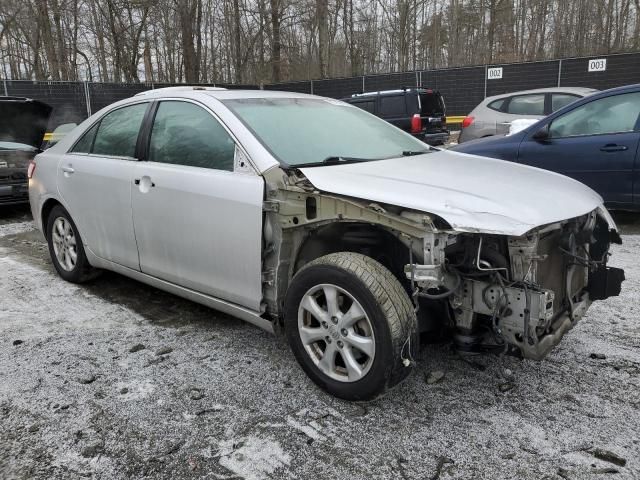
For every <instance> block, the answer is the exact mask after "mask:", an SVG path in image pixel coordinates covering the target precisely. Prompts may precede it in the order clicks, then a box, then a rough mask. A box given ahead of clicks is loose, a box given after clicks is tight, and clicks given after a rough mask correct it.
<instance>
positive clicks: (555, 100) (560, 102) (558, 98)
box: [551, 93, 580, 112]
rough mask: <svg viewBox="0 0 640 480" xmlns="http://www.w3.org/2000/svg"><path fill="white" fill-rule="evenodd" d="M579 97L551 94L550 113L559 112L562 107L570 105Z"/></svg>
mask: <svg viewBox="0 0 640 480" xmlns="http://www.w3.org/2000/svg"><path fill="white" fill-rule="evenodd" d="M579 98H580V97H579V96H577V95H571V94H569V93H552V94H551V112H555V111H556V110H560V109H561V108H562V107H566V106H567V105H569V104H570V103H573V102H575V101H576V100H578V99H579Z"/></svg>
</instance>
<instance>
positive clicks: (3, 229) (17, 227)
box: [0, 221, 36, 238]
mask: <svg viewBox="0 0 640 480" xmlns="http://www.w3.org/2000/svg"><path fill="white" fill-rule="evenodd" d="M35 229H36V226H35V225H34V223H33V222H31V221H29V222H18V223H7V224H5V225H0V238H2V237H8V236H9V235H17V234H19V233H26V232H31V231H32V230H35Z"/></svg>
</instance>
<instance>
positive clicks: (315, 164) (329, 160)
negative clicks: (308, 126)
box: [292, 156, 376, 168]
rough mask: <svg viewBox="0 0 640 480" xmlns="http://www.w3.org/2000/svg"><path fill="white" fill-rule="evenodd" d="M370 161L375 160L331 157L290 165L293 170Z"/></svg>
mask: <svg viewBox="0 0 640 480" xmlns="http://www.w3.org/2000/svg"><path fill="white" fill-rule="evenodd" d="M372 160H376V159H375V158H358V157H340V156H333V157H327V158H325V159H324V160H321V161H319V162H309V163H299V164H297V165H292V167H295V168H301V167H322V166H325V165H343V164H346V163H358V162H370V161H372Z"/></svg>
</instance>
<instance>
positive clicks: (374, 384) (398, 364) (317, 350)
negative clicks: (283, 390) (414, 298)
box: [285, 252, 418, 400]
mask: <svg viewBox="0 0 640 480" xmlns="http://www.w3.org/2000/svg"><path fill="white" fill-rule="evenodd" d="M285 330H286V333H287V338H288V341H289V344H290V346H291V349H292V350H293V353H294V355H295V356H296V359H297V360H298V362H299V363H300V365H301V366H302V369H303V370H304V371H305V372H306V373H307V375H308V376H309V377H310V378H311V379H312V380H313V381H314V382H315V383H316V384H317V385H319V386H320V387H321V388H323V389H324V390H326V391H327V392H329V393H331V394H333V395H335V396H337V397H340V398H344V399H346V400H370V399H373V398H375V397H377V396H378V395H380V394H382V393H383V392H384V391H385V390H386V389H387V388H390V387H392V386H394V385H396V384H397V383H398V382H400V381H401V380H403V379H404V378H405V377H406V376H407V375H408V374H409V373H410V371H411V366H412V363H413V362H412V360H413V357H414V356H415V354H416V350H417V347H418V336H417V335H418V333H417V320H416V315H415V312H414V309H413V305H412V303H411V301H410V299H409V297H408V295H407V293H406V291H405V290H404V288H403V287H402V285H401V284H400V282H399V281H398V280H397V279H396V278H395V277H394V276H393V274H392V273H391V272H390V271H389V270H387V269H386V268H385V267H384V266H382V265H381V264H380V263H378V262H376V261H375V260H373V259H372V258H370V257H367V256H364V255H361V254H357V253H351V252H340V253H332V254H330V255H326V256H324V257H321V258H318V259H317V260H314V261H313V262H311V263H309V264H307V265H305V266H304V267H303V268H302V269H301V270H300V271H299V272H298V273H297V274H296V275H295V276H294V278H293V280H292V281H291V285H290V286H289V290H288V292H287V298H286V302H285Z"/></svg>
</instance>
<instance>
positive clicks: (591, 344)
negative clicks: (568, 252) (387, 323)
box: [0, 224, 640, 480]
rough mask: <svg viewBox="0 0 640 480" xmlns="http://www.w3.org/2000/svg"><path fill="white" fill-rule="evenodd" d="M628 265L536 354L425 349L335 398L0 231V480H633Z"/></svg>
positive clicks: (293, 372)
mask: <svg viewBox="0 0 640 480" xmlns="http://www.w3.org/2000/svg"><path fill="white" fill-rule="evenodd" d="M18 225H20V224H18ZM9 232H13V233H9ZM639 259H640V236H636V235H627V236H625V237H624V245H622V246H616V247H614V251H613V257H612V264H614V265H618V266H623V267H624V268H625V270H626V274H627V280H626V282H625V284H624V290H623V293H622V295H621V296H620V297H618V298H613V299H609V300H607V301H604V302H597V303H594V305H593V306H592V308H591V310H590V311H589V312H588V315H587V317H586V318H585V319H584V320H583V321H582V322H581V323H580V324H579V325H578V326H577V327H576V328H575V329H574V330H573V331H571V332H570V333H569V334H568V335H567V337H566V338H565V339H564V340H563V341H562V343H561V344H560V345H559V347H558V348H556V350H555V351H554V352H553V353H552V354H551V355H550V357H549V358H548V359H547V360H545V361H544V362H539V363H537V362H531V361H520V360H517V359H515V358H504V359H499V358H497V357H490V356H486V357H485V356H483V357H476V358H474V359H473V361H471V362H469V361H464V360H462V359H461V358H459V357H458V356H457V355H456V354H455V353H454V352H452V351H451V349H450V348H449V346H448V345H429V346H427V347H426V349H425V350H424V351H423V352H422V353H421V358H420V359H419V362H418V366H417V368H416V369H415V370H416V371H415V372H414V374H413V375H412V376H411V377H410V378H409V379H408V380H407V381H406V382H404V383H403V384H401V385H400V386H398V387H397V388H396V389H394V390H393V391H391V392H390V393H389V394H388V395H386V396H385V397H383V398H381V399H378V400H376V401H374V402H370V403H348V402H344V401H341V400H337V399H335V398H332V397H330V396H328V395H326V394H324V393H323V392H321V391H319V390H318V389H317V388H316V387H315V386H314V385H313V384H312V383H311V382H310V381H309V380H308V379H307V378H306V377H305V375H304V373H303V372H302V371H301V370H300V368H299V367H298V366H297V365H296V363H295V360H294V358H293V356H292V355H291V353H290V352H289V350H288V347H287V345H286V343H285V342H284V341H283V340H282V339H279V338H277V337H274V336H271V335H269V334H267V333H265V332H262V331H261V330H259V329H257V328H255V327H253V326H250V325H247V324H244V323H242V322H240V321H238V320H235V319H233V318H230V317H227V316H225V315H223V314H220V313H218V312H215V311H213V310H209V309H207V308H205V307H201V306H199V305H196V304H194V303H191V302H188V301H186V300H182V299H179V298H177V297H174V296H172V295H169V294H166V293H163V292H160V291H158V290H155V289H153V288H150V287H146V286H144V285H142V284H140V283H137V282H134V281H131V280H128V279H126V278H124V277H121V276H118V275H116V274H110V273H106V274H105V275H103V276H102V277H100V278H99V279H97V280H96V281H94V282H93V283H91V284H89V285H86V286H75V285H71V284H68V283H65V282H64V281H62V280H61V279H59V278H58V277H57V276H56V275H55V273H54V272H53V269H52V267H51V264H50V262H49V260H48V252H47V250H46V247H45V246H44V244H43V240H42V238H41V236H40V234H39V233H38V232H36V231H33V230H32V228H29V226H28V225H22V226H8V225H0V292H2V293H1V294H0V478H3V479H5V478H6V479H12V478H46V479H57V478H77V477H80V476H93V477H95V478H105V479H112V478H172V479H187V478H219V479H236V478H245V479H247V480H250V479H251V480H253V479H262V478H299V479H306V478H313V477H323V478H353V479H370V478H385V479H387V478H404V479H413V478H420V479H432V478H433V479H437V478H440V479H453V478H455V479H458V478H460V479H470V478H473V479H519V480H523V479H524V480H527V479H531V480H533V479H536V480H538V479H542V478H548V479H561V478H565V479H583V478H584V479H600V478H605V479H606V478H612V479H632V478H640V414H639V412H640V297H639V296H640V264H639ZM592 354H604V355H605V358H604V359H597V358H591V355H592ZM505 369H508V370H509V371H510V372H511V375H508V373H505ZM436 370H440V371H443V372H444V378H443V379H442V380H441V381H439V382H437V383H434V384H427V383H426V382H425V375H426V374H427V373H429V372H432V371H436ZM611 454H613V455H615V456H611ZM623 460H624V461H623ZM622 463H624V465H621V464H622ZM615 472H617V473H615Z"/></svg>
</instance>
